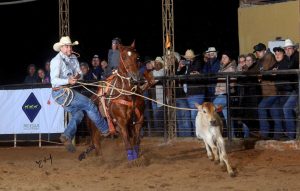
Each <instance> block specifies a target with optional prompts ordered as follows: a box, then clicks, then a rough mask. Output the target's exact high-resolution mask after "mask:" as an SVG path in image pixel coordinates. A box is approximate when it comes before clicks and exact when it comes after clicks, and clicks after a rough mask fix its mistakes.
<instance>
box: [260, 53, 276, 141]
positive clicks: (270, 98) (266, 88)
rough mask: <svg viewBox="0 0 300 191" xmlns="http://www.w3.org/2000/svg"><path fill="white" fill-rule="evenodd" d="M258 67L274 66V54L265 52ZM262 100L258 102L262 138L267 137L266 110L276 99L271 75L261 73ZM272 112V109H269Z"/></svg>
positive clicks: (264, 68) (267, 67)
mask: <svg viewBox="0 0 300 191" xmlns="http://www.w3.org/2000/svg"><path fill="white" fill-rule="evenodd" d="M259 61H260V65H261V67H260V69H261V70H263V71H269V70H273V68H274V67H275V63H276V60H275V56H274V55H273V54H272V53H266V54H265V55H264V56H263V57H262V58H261V59H260V60H259ZM259 81H260V82H261V90H262V96H263V97H262V100H261V101H260V102H259V104H258V116H259V128H260V136H261V138H262V139H267V138H269V132H270V123H269V120H268V110H269V108H272V105H273V104H274V102H275V101H276V98H277V97H276V86H275V83H274V76H273V75H263V76H262V77H261V79H259ZM270 112H272V110H271V111H270Z"/></svg>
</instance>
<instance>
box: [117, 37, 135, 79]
mask: <svg viewBox="0 0 300 191" xmlns="http://www.w3.org/2000/svg"><path fill="white" fill-rule="evenodd" d="M119 51H120V65H119V72H121V73H122V74H123V75H126V76H127V77H130V78H131V80H133V81H134V82H138V81H139V80H140V73H139V68H138V65H137V58H138V53H137V52H136V50H135V42H133V43H132V44H131V46H123V45H120V46H119Z"/></svg>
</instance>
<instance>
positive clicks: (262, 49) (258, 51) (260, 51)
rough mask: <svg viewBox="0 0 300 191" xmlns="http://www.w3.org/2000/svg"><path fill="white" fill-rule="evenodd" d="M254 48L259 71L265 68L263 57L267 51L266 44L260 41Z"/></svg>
mask: <svg viewBox="0 0 300 191" xmlns="http://www.w3.org/2000/svg"><path fill="white" fill-rule="evenodd" d="M253 49H254V51H253V53H255V55H256V58H257V63H258V67H259V71H263V70H264V69H263V65H262V63H261V61H262V59H263V57H264V56H265V54H266V53H267V48H266V45H265V44H263V43H258V44H257V45H255V46H254V47H253ZM269 53H270V52H269Z"/></svg>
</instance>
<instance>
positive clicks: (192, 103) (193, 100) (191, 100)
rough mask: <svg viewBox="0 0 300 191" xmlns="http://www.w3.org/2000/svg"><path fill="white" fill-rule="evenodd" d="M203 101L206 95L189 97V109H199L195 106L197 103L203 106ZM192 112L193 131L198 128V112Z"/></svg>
mask: <svg viewBox="0 0 300 191" xmlns="http://www.w3.org/2000/svg"><path fill="white" fill-rule="evenodd" d="M203 101H204V94H203V95H191V96H188V97H187V104H188V106H189V108H191V109H197V108H196V106H195V103H198V104H202V103H203ZM190 112H191V120H192V127H193V129H195V128H196V125H195V120H196V116H197V114H198V111H197V110H191V111H190Z"/></svg>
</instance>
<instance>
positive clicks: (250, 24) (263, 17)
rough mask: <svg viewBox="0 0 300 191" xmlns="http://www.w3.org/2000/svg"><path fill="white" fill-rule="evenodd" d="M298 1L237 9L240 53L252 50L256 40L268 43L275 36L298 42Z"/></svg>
mask: <svg viewBox="0 0 300 191" xmlns="http://www.w3.org/2000/svg"><path fill="white" fill-rule="evenodd" d="M299 18H300V17H299V1H289V2H285V3H276V4H269V5H256V6H252V7H243V8H239V9H238V22H239V45H240V54H245V53H249V52H253V46H254V45H255V44H257V43H258V42H262V43H264V44H266V45H268V42H269V41H273V40H275V38H276V37H282V38H283V39H286V38H290V39H292V40H293V41H294V43H297V42H299V39H300V38H299Z"/></svg>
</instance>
